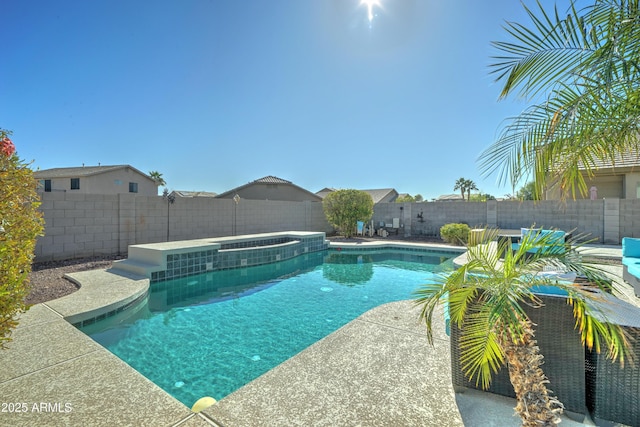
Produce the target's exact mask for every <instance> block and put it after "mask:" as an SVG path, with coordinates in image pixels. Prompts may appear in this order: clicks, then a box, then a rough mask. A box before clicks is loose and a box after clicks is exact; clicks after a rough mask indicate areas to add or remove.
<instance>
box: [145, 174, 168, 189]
mask: <svg viewBox="0 0 640 427" xmlns="http://www.w3.org/2000/svg"><path fill="white" fill-rule="evenodd" d="M149 177H150V178H151V179H152V180H153V182H155V183H156V185H157V186H158V187H162V186H163V185H166V184H167V182H166V181H165V180H164V178H163V177H162V174H161V173H160V172H158V171H151V172H149Z"/></svg>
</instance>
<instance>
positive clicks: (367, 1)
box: [360, 0, 382, 23]
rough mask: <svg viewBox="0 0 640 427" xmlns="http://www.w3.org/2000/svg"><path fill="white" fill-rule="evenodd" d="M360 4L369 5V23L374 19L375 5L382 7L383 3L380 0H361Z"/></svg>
mask: <svg viewBox="0 0 640 427" xmlns="http://www.w3.org/2000/svg"><path fill="white" fill-rule="evenodd" d="M360 5H361V6H362V5H365V6H367V12H368V15H367V17H368V18H369V23H371V22H372V21H373V18H374V17H375V15H374V13H373V8H374V6H377V7H379V8H382V5H381V4H380V0H360Z"/></svg>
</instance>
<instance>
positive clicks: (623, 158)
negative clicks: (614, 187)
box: [591, 150, 640, 169]
mask: <svg viewBox="0 0 640 427" xmlns="http://www.w3.org/2000/svg"><path fill="white" fill-rule="evenodd" d="M591 167H592V168H593V169H614V168H636V167H640V152H638V151H635V150H630V151H626V152H623V153H620V152H618V153H615V155H614V157H613V159H610V158H604V159H602V158H594V159H593V164H592V165H591Z"/></svg>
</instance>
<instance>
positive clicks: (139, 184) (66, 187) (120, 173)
mask: <svg viewBox="0 0 640 427" xmlns="http://www.w3.org/2000/svg"><path fill="white" fill-rule="evenodd" d="M34 176H35V178H36V179H37V180H38V181H39V182H38V191H43V192H45V193H48V192H52V191H68V192H71V193H79V194H119V193H136V194H140V195H144V196H157V195H158V186H157V185H156V183H155V181H153V180H152V179H151V177H149V175H147V174H145V173H142V172H140V171H139V170H138V169H136V168H134V167H132V166H129V165H117V166H81V167H72V168H54V169H45V170H39V171H36V172H34Z"/></svg>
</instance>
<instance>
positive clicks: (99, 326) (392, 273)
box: [82, 250, 457, 406]
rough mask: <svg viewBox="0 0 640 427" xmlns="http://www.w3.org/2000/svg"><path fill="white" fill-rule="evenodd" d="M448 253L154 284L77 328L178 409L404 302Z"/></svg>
mask: <svg viewBox="0 0 640 427" xmlns="http://www.w3.org/2000/svg"><path fill="white" fill-rule="evenodd" d="M456 255H457V254H456V253H452V252H433V251H431V252H426V251H415V250H412V251H402V250H393V251H390V250H373V251H366V252H362V253H353V252H347V251H343V252H340V251H337V250H329V251H322V252H316V253H312V254H306V255H302V256H298V257H296V258H293V259H290V260H287V261H283V262H277V263H272V264H266V265H261V266H255V267H248V268H238V269H232V270H224V271H215V272H210V273H205V274H200V275H197V276H190V277H187V278H182V279H177V280H171V281H166V282H159V283H154V284H153V285H152V287H151V291H150V293H149V295H148V297H147V299H146V302H145V303H143V304H140V305H139V306H137V307H135V308H134V309H130V310H127V311H126V312H123V313H121V314H119V315H118V316H114V317H112V318H108V319H106V320H103V321H101V322H98V323H95V324H93V325H91V326H88V327H84V328H82V331H83V332H85V333H87V334H88V335H90V336H91V337H92V338H93V339H94V340H96V341H97V342H99V343H100V344H102V345H103V346H104V347H106V348H107V349H109V350H110V351H111V352H112V353H114V354H115V355H117V356H118V357H120V358H121V359H122V360H124V361H125V362H127V363H128V364H129V365H131V366H132V367H133V368H135V369H136V370H137V371H139V372H140V373H142V374H143V375H144V376H146V377H147V378H149V379H150V380H151V381H153V382H154V383H156V384H157V385H158V386H159V387H161V388H163V389H164V390H165V391H167V392H168V393H169V394H171V395H173V396H174V397H175V398H176V399H178V400H180V401H181V402H183V403H184V404H185V405H187V406H191V405H193V403H194V402H195V401H196V400H198V399H199V398H200V397H203V396H212V397H214V398H216V399H218V400H219V399H221V398H223V397H224V396H226V395H228V394H230V393H232V392H233V391H235V390H237V389H238V388H240V387H242V386H243V385H245V384H247V383H248V382H250V381H252V380H254V379H255V378H257V377H258V376H260V375H262V374H263V373H265V372H267V371H268V370H270V369H272V368H273V367H275V366H277V365H278V364H280V363H282V362H284V361H285V360H287V359H288V358H290V357H292V356H293V355H295V354H296V353H298V352H300V351H301V350H303V349H305V348H306V347H308V346H309V345H311V344H313V343H314V342H316V341H318V340H320V339H321V338H323V337H325V336H327V335H329V334H330V333H331V332H333V331H335V330H337V329H338V328H340V327H341V326H343V325H345V324H346V323H348V322H350V321H351V320H353V319H354V318H356V317H358V316H359V315H361V314H363V313H364V312H366V311H368V310H370V309H371V308H374V307H376V306H378V305H381V304H384V303H387V302H391V301H399V300H404V299H410V298H411V297H412V295H411V294H412V292H413V291H414V290H415V289H416V288H417V287H418V286H419V285H420V284H422V283H425V282H426V281H428V280H430V279H431V278H433V274H434V273H437V272H441V271H447V270H451V269H452V268H453V264H452V258H453V257H454V256H456Z"/></svg>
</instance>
